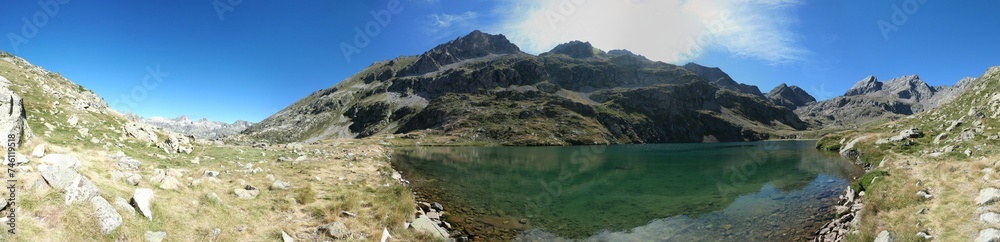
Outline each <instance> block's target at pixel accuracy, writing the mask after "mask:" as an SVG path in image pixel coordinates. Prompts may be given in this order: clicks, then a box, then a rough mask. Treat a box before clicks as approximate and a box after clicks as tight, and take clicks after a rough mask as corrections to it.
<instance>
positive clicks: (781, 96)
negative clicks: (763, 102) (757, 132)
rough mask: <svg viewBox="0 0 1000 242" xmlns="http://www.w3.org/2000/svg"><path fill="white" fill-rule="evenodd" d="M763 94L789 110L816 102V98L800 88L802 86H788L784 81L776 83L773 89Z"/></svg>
mask: <svg viewBox="0 0 1000 242" xmlns="http://www.w3.org/2000/svg"><path fill="white" fill-rule="evenodd" d="M765 96H766V97H767V99H769V100H771V102H773V103H774V104H776V105H778V106H782V107H785V108H788V109H790V110H795V109H797V108H799V107H803V106H806V105H809V104H812V103H815V102H816V98H814V97H813V96H812V95H809V93H807V92H806V91H805V90H802V88H799V87H798V86H788V85H786V84H784V83H782V84H781V85H778V86H777V87H775V88H774V89H771V91H770V92H768V93H767V94H766V95H765Z"/></svg>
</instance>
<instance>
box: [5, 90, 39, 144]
mask: <svg viewBox="0 0 1000 242" xmlns="http://www.w3.org/2000/svg"><path fill="white" fill-rule="evenodd" d="M11 135H12V136H13V139H14V144H15V145H14V148H18V147H20V146H21V144H23V143H24V141H26V140H28V139H31V135H32V134H31V128H30V127H28V123H27V114H26V113H25V111H24V100H23V99H21V96H18V95H17V94H15V93H14V92H12V91H11V90H8V89H7V87H6V85H0V137H2V138H3V140H4V143H7V139H8V138H9V137H10V136H11Z"/></svg>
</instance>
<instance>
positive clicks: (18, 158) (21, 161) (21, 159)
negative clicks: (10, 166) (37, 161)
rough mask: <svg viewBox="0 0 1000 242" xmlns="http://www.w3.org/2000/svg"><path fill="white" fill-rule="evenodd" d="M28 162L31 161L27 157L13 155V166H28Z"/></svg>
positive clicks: (17, 154)
mask: <svg viewBox="0 0 1000 242" xmlns="http://www.w3.org/2000/svg"><path fill="white" fill-rule="evenodd" d="M28 162H31V159H28V157H27V156H25V155H22V154H20V153H14V164H15V165H24V164H28Z"/></svg>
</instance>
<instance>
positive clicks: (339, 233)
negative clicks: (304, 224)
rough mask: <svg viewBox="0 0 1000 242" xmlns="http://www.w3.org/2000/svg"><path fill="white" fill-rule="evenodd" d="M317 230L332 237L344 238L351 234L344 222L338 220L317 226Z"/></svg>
mask: <svg viewBox="0 0 1000 242" xmlns="http://www.w3.org/2000/svg"><path fill="white" fill-rule="evenodd" d="M319 232H320V233H322V234H323V235H326V236H329V237H330V238H334V239H346V238H347V237H348V236H350V235H351V232H350V231H348V230H347V226H344V223H343V222H340V221H337V222H333V223H329V224H326V225H321V226H319Z"/></svg>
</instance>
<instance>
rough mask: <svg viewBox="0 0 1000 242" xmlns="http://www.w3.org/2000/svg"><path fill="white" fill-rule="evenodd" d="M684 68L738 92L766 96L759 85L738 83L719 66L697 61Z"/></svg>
mask: <svg viewBox="0 0 1000 242" xmlns="http://www.w3.org/2000/svg"><path fill="white" fill-rule="evenodd" d="M684 69H687V70H689V71H691V72H694V73H695V74H698V75H700V76H701V77H704V78H705V80H708V82H710V83H712V84H715V85H717V86H719V87H722V88H725V89H729V90H733V91H737V92H742V93H749V94H753V95H755V96H760V97H763V96H764V94H763V93H761V92H760V88H757V86H753V85H747V84H743V83H738V82H736V81H735V80H733V78H732V77H729V74H726V73H725V72H723V71H722V69H719V68H718V67H707V66H702V65H698V64H695V63H688V64H686V65H684Z"/></svg>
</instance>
